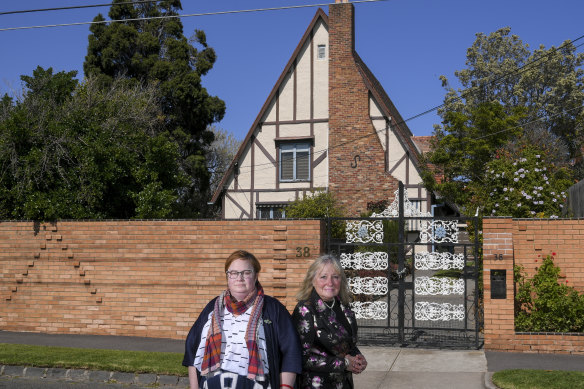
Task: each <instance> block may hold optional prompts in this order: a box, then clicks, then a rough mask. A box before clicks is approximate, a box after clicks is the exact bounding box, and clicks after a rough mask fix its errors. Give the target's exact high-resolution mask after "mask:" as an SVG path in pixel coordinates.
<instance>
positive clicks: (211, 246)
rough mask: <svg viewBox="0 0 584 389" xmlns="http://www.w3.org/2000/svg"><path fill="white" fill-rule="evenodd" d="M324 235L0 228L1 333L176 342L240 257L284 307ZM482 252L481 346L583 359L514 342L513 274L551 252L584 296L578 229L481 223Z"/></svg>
mask: <svg viewBox="0 0 584 389" xmlns="http://www.w3.org/2000/svg"><path fill="white" fill-rule="evenodd" d="M325 235H326V234H325V231H324V222H321V221H320V220H277V221H259V220H255V221H215V220H213V221H177V220H173V221H164V220H150V221H87V222H78V221H59V222H56V223H47V224H39V223H34V222H0V330H6V331H30V332H45V333H73V334H96V335H126V336H145V337H156V338H174V339H183V338H184V337H185V336H186V334H187V332H188V330H189V328H190V326H191V325H192V323H193V321H194V320H195V319H196V317H197V316H198V314H199V312H200V311H201V309H202V308H203V307H204V305H205V304H206V303H207V302H208V301H209V300H210V299H211V298H213V297H214V296H216V295H218V294H219V293H220V292H221V291H222V290H223V289H225V286H226V282H225V274H224V262H225V258H227V256H228V255H229V254H230V253H231V252H233V251H234V250H238V249H244V250H249V251H251V252H253V253H254V254H255V255H256V256H257V257H258V259H259V260H260V262H261V264H262V272H261V274H260V281H261V282H262V284H263V286H264V288H265V290H266V293H267V294H270V295H272V296H275V297H277V298H278V299H279V300H280V301H282V302H283V303H284V304H285V305H286V307H287V308H288V309H289V310H292V308H293V307H294V305H295V303H296V299H295V297H294V295H295V294H296V292H297V290H298V287H299V286H300V282H301V280H302V278H303V277H304V274H305V272H306V269H307V268H308V266H309V265H310V263H311V261H312V260H313V259H314V258H316V257H317V256H318V255H319V254H321V252H322V250H323V245H324V241H323V239H324V236H325ZM483 253H484V273H483V276H484V296H485V298H484V321H485V326H484V328H485V330H484V331H485V333H484V335H485V349H487V350H500V351H522V352H554V353H574V354H576V353H577V354H584V334H534V333H517V332H515V324H514V311H513V310H514V303H513V302H514V287H513V265H514V264H518V265H522V266H524V267H525V269H526V271H527V272H528V274H529V276H532V275H533V274H534V273H535V267H536V266H537V265H538V263H539V262H540V261H541V258H543V257H545V256H546V255H548V254H551V253H556V255H555V263H556V264H557V265H558V266H559V267H560V268H561V269H562V273H563V275H564V276H565V278H564V282H568V283H569V285H573V286H574V287H576V288H577V289H578V290H580V291H584V220H534V219H511V218H489V219H485V220H484V222H483ZM536 260H538V262H536ZM501 270H505V272H506V274H505V281H506V282H505V284H506V289H504V290H503V292H504V298H491V292H492V291H493V290H492V289H493V288H492V285H491V272H494V271H501ZM495 297H496V296H495Z"/></svg>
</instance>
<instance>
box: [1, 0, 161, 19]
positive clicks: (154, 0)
mask: <svg viewBox="0 0 584 389" xmlns="http://www.w3.org/2000/svg"><path fill="white" fill-rule="evenodd" d="M159 1H160V0H136V1H124V2H122V3H116V5H125V4H141V3H157V2H159ZM111 5H112V3H105V4H91V5H74V6H71V7H56V8H40V9H25V10H20V11H5V12H0V16H2V15H14V14H23V13H31V12H47V11H65V10H69V9H80V8H97V7H110V6H111Z"/></svg>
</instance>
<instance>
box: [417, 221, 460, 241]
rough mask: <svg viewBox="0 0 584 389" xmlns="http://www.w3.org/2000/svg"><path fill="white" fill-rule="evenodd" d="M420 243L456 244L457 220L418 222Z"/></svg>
mask: <svg viewBox="0 0 584 389" xmlns="http://www.w3.org/2000/svg"><path fill="white" fill-rule="evenodd" d="M420 242H421V243H458V221H457V220H422V221H420Z"/></svg>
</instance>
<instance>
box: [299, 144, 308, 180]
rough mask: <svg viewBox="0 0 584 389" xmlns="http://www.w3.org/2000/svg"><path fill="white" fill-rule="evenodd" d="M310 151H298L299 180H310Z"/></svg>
mask: <svg viewBox="0 0 584 389" xmlns="http://www.w3.org/2000/svg"><path fill="white" fill-rule="evenodd" d="M308 154H309V153H308V151H297V152H296V179H297V180H308V178H309V174H310V172H309V166H310V163H309V162H310V161H309V160H308Z"/></svg>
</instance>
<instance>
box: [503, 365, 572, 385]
mask: <svg viewBox="0 0 584 389" xmlns="http://www.w3.org/2000/svg"><path fill="white" fill-rule="evenodd" d="M493 383H494V384H495V385H497V386H498V387H499V388H502V389H579V388H584V372H580V371H560V370H528V369H512V370H502V371H498V372H496V373H495V374H493Z"/></svg>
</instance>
